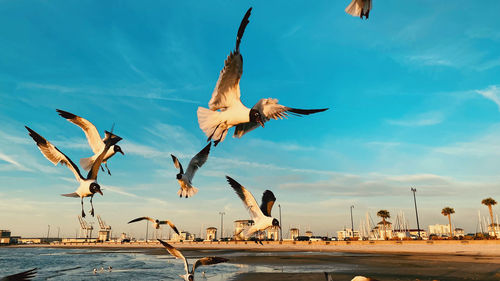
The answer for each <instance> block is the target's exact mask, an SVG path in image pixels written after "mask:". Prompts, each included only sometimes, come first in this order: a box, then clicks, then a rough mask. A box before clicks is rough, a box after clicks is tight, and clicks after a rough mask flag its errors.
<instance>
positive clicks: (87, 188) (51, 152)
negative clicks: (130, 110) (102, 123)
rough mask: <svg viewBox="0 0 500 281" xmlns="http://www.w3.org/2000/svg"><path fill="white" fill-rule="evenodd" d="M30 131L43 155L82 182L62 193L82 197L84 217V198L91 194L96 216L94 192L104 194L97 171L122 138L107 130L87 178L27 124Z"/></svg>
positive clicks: (92, 212) (92, 210)
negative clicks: (76, 187)
mask: <svg viewBox="0 0 500 281" xmlns="http://www.w3.org/2000/svg"><path fill="white" fill-rule="evenodd" d="M25 127H26V129H27V130H28V132H29V135H30V136H31V137H32V138H33V140H34V141H35V142H36V145H37V146H38V148H39V149H40V151H41V152H42V154H43V156H45V158H47V159H48V160H49V161H50V162H52V163H53V164H54V165H57V164H58V163H61V164H62V165H65V166H67V167H68V168H69V169H70V170H71V171H72V172H73V174H74V175H75V178H76V180H77V181H78V183H79V184H80V186H79V187H78V189H77V190H76V191H75V192H73V193H68V194H61V195H62V196H66V197H80V199H81V202H82V217H85V212H84V211H83V198H84V197H89V196H90V205H91V206H92V209H91V210H90V214H91V215H92V216H94V205H93V204H92V199H93V198H94V194H95V193H96V192H97V193H99V194H101V195H102V191H101V186H100V185H99V184H98V183H97V173H98V172H99V167H100V165H101V162H102V160H103V159H104V155H106V153H107V152H108V150H109V148H110V147H111V146H113V145H115V144H116V143H118V142H119V141H120V140H121V138H120V137H119V136H116V135H113V134H112V133H110V132H108V131H106V138H105V140H104V143H105V145H104V150H102V152H101V154H99V156H98V157H97V159H96V160H95V161H94V164H93V165H92V168H91V169H90V171H89V173H88V175H87V177H86V178H84V177H83V176H82V174H81V173H80V170H79V169H78V166H76V164H75V163H74V162H73V161H71V159H70V158H69V157H68V156H66V155H65V154H64V153H62V152H61V151H60V150H59V149H57V147H55V146H54V145H53V144H52V143H50V142H49V141H47V140H46V139H44V138H43V137H42V136H40V135H39V134H38V133H37V132H35V131H33V130H32V129H30V128H28V127H27V126H25Z"/></svg>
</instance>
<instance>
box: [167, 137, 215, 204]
mask: <svg viewBox="0 0 500 281" xmlns="http://www.w3.org/2000/svg"><path fill="white" fill-rule="evenodd" d="M211 144H212V143H211V142H210V143H208V144H207V146H205V147H204V148H203V149H202V150H201V151H200V152H198V154H196V155H195V156H194V157H193V159H191V161H190V162H189V166H188V168H187V171H186V173H184V170H183V169H182V165H181V162H179V159H177V157H175V156H174V155H172V154H170V156H172V160H173V161H174V166H175V167H176V168H177V169H179V173H178V174H177V176H176V178H177V181H178V182H179V185H180V186H181V188H180V189H179V191H177V195H179V197H183V196H184V197H186V198H188V197H191V196H194V195H195V194H196V193H197V192H198V188H196V187H194V186H192V185H191V181H192V180H193V177H194V174H195V173H196V171H197V170H198V169H199V168H201V166H203V164H205V162H207V159H208V153H210V146H211Z"/></svg>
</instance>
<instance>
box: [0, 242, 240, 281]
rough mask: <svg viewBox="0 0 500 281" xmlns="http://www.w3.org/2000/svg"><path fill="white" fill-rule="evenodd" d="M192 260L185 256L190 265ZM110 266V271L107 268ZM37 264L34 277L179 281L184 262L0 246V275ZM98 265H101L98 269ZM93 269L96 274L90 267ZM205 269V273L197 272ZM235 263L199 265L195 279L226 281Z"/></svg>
mask: <svg viewBox="0 0 500 281" xmlns="http://www.w3.org/2000/svg"><path fill="white" fill-rule="evenodd" d="M197 258H198V257H196V259H197ZM196 259H189V258H188V261H189V262H190V264H192V263H193V262H194V261H196ZM109 266H111V267H112V270H111V272H110V271H108V270H107V268H108V267H109ZM34 267H37V268H38V274H37V277H36V278H35V279H34V280H54V281H55V280H182V279H181V278H179V277H178V274H184V263H183V262H182V261H181V260H175V259H173V257H171V256H170V255H168V254H167V255H150V254H145V253H143V252H141V250H137V251H130V250H127V251H119V250H118V251H106V250H94V249H51V248H0V278H1V277H3V276H5V275H10V274H14V273H18V272H22V271H26V270H28V269H31V268H34ZM101 267H103V268H104V270H103V271H101V270H100V269H101ZM94 268H96V269H97V271H98V272H97V274H94V273H93V269H94ZM202 271H205V276H206V277H202V276H201V272H202ZM237 271H238V266H235V265H232V264H218V265H214V266H205V267H202V268H199V269H198V270H197V272H196V273H195V274H196V275H195V276H196V280H207V281H222V280H228V279H229V278H231V277H232V276H233V275H235V272H237Z"/></svg>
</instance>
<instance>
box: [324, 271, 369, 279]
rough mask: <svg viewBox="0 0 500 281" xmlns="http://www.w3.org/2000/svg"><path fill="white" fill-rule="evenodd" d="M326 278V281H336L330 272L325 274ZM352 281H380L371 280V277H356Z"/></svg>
mask: <svg viewBox="0 0 500 281" xmlns="http://www.w3.org/2000/svg"><path fill="white" fill-rule="evenodd" d="M325 278H326V281H334V280H333V276H332V275H331V274H330V273H328V272H325ZM351 281H378V280H377V279H373V278H370V277H364V276H356V277H354V278H352V279H351Z"/></svg>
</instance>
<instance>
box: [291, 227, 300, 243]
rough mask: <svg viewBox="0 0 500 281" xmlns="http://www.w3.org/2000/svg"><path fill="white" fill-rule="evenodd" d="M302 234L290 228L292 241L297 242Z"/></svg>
mask: <svg viewBox="0 0 500 281" xmlns="http://www.w3.org/2000/svg"><path fill="white" fill-rule="evenodd" d="M299 234H300V232H299V229H298V228H290V239H292V240H295V238H297V237H298V236H299Z"/></svg>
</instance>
